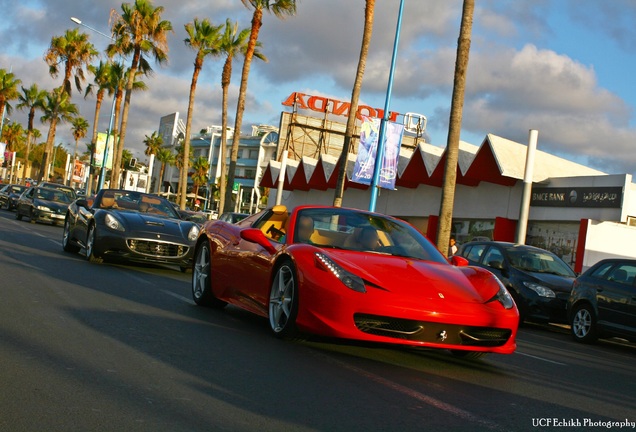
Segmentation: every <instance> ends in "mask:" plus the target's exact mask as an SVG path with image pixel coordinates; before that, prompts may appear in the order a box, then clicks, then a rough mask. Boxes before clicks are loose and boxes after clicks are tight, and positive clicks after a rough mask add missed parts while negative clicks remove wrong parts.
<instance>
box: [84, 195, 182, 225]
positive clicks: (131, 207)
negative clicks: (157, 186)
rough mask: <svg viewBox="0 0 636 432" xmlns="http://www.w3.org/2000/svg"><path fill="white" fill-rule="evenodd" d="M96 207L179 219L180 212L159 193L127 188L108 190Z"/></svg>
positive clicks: (95, 204)
mask: <svg viewBox="0 0 636 432" xmlns="http://www.w3.org/2000/svg"><path fill="white" fill-rule="evenodd" d="M93 206H94V207H98V208H102V209H112V210H120V211H131V212H138V213H148V214H152V215H155V216H164V217H171V218H175V219H179V214H178V213H177V211H176V210H175V209H174V207H173V205H172V203H171V202H170V201H168V200H166V199H165V198H162V197H160V196H157V195H150V194H145V193H141V192H134V191H125V190H107V191H104V193H103V194H102V195H101V197H100V198H99V200H96V202H95V203H94V204H93Z"/></svg>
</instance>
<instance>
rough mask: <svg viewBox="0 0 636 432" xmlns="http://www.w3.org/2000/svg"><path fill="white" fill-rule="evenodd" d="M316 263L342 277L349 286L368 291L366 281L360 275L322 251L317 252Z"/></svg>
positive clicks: (342, 280) (343, 281) (341, 280)
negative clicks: (340, 264) (345, 267)
mask: <svg viewBox="0 0 636 432" xmlns="http://www.w3.org/2000/svg"><path fill="white" fill-rule="evenodd" d="M316 263H317V264H318V266H319V267H320V268H322V269H325V270H328V271H330V272H331V273H332V274H333V275H334V276H335V277H337V278H338V279H340V282H342V283H343V284H344V285H345V286H346V287H347V288H350V289H352V290H354V291H358V292H361V293H365V292H367V289H366V288H365V286H364V281H363V280H362V278H361V277H360V276H356V275H354V274H353V273H351V272H350V271H347V270H345V269H343V268H342V267H340V266H339V265H338V264H336V263H335V262H334V261H333V260H332V259H331V258H329V257H328V256H326V255H325V254H321V253H320V252H317V253H316Z"/></svg>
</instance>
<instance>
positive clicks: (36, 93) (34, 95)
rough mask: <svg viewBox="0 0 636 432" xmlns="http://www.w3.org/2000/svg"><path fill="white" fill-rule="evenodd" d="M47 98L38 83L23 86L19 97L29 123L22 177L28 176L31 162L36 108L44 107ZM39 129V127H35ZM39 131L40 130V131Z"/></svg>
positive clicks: (19, 107) (19, 102)
mask: <svg viewBox="0 0 636 432" xmlns="http://www.w3.org/2000/svg"><path fill="white" fill-rule="evenodd" d="M45 98H46V91H44V90H40V89H39V88H38V86H37V84H32V85H31V87H29V88H25V87H22V93H21V94H20V96H19V97H18V105H17V108H18V109H19V110H28V112H29V115H28V124H27V146H26V153H25V155H24V166H23V167H22V178H23V179H24V178H26V175H27V170H28V167H29V164H30V161H29V153H30V152H31V141H32V140H33V138H35V134H34V129H33V120H34V119H35V110H37V109H41V108H42V103H43V102H44V100H45ZM35 131H37V129H35ZM38 133H39V132H38Z"/></svg>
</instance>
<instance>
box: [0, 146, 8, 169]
mask: <svg viewBox="0 0 636 432" xmlns="http://www.w3.org/2000/svg"><path fill="white" fill-rule="evenodd" d="M6 149H7V144H6V143H3V142H0V165H2V164H3V163H4V161H5V159H4V151H5V150H6Z"/></svg>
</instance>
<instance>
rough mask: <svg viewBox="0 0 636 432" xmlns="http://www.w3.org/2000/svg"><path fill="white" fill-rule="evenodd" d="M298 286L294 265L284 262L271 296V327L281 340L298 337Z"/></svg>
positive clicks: (277, 273)
mask: <svg viewBox="0 0 636 432" xmlns="http://www.w3.org/2000/svg"><path fill="white" fill-rule="evenodd" d="M297 315H298V284H297V282H296V272H295V271H294V265H293V264H292V263H291V262H290V261H284V262H283V263H282V264H281V265H280V266H279V267H278V269H277V270H276V276H275V277H274V281H273V282H272V288H271V290H270V294H269V325H270V328H271V329H272V331H273V332H274V335H275V336H276V337H279V338H291V339H293V338H295V337H297V336H298V329H297V328H296V316H297Z"/></svg>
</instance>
